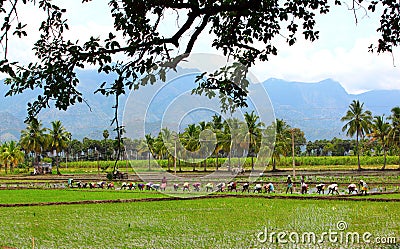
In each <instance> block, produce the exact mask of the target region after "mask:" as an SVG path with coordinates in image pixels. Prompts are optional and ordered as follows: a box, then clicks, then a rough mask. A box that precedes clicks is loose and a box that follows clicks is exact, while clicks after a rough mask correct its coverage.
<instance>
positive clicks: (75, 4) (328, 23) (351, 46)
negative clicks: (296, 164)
mask: <svg viewBox="0 0 400 249" xmlns="http://www.w3.org/2000/svg"><path fill="white" fill-rule="evenodd" d="M56 3H59V4H60V5H61V6H62V7H65V8H67V13H66V14H65V15H66V17H67V18H68V20H69V24H70V29H71V31H69V32H67V37H68V38H70V39H71V40H76V39H79V40H80V41H85V40H87V39H88V38H89V37H90V36H91V35H94V36H101V37H103V38H104V37H105V36H106V35H107V34H108V32H110V31H111V30H113V19H112V17H111V14H110V8H109V7H108V5H107V2H106V1H91V2H89V3H85V4H82V3H81V1H61V0H57V1H56ZM23 11H24V12H23V13H24V14H23V19H24V21H25V22H26V23H29V26H28V27H29V29H28V34H29V35H30V39H29V40H11V41H10V42H12V46H10V48H9V51H8V52H9V56H10V58H11V60H12V61H15V60H19V61H22V62H29V61H32V60H34V59H35V57H34V53H33V51H32V46H33V43H34V41H35V40H37V38H38V31H37V28H38V27H39V24H40V22H39V21H40V20H41V18H42V17H43V16H44V15H43V13H41V12H40V11H38V9H37V8H25V9H24V10H23ZM176 17H177V16H176V15H175V13H174V12H171V13H169V12H168V13H166V16H165V20H166V21H167V22H166V24H164V25H163V26H162V30H163V33H164V34H165V35H168V34H172V32H173V31H174V30H175V29H176V24H177V23H178V25H182V24H183V22H184V20H185V18H186V14H184V13H183V14H181V15H180V16H179V19H178V21H176ZM317 23H318V28H319V30H320V31H321V33H320V37H321V38H320V40H318V41H316V42H314V43H310V42H308V41H304V40H302V39H299V41H298V43H297V44H295V45H294V46H292V47H289V46H288V45H286V44H285V42H284V38H279V40H278V49H279V54H278V56H275V57H274V56H272V57H271V58H270V61H269V62H263V63H257V64H256V66H254V67H253V68H251V71H252V72H253V73H254V74H255V76H256V77H257V78H258V79H259V80H265V79H267V78H270V77H275V78H282V79H285V80H292V81H307V82H316V81H320V80H323V79H326V78H332V79H335V80H337V81H339V82H340V83H342V85H343V86H344V87H345V88H346V90H348V91H349V92H351V93H355V92H360V91H365V90H371V89H400V49H396V50H395V52H394V58H395V65H396V66H397V67H394V66H393V62H392V57H391V55H388V54H383V55H376V54H371V53H368V46H369V44H370V43H372V42H375V41H376V40H377V36H376V34H375V32H374V31H375V30H376V27H377V25H378V24H379V20H378V19H377V17H376V16H371V17H369V18H363V19H359V24H358V25H357V26H356V25H355V23H354V17H353V16H352V14H351V12H349V11H347V10H346V9H345V7H342V8H336V9H332V13H330V14H329V15H328V16H324V17H319V18H318V22H317ZM212 40H213V36H212V35H210V34H208V32H207V33H203V34H202V35H201V36H200V37H199V39H198V40H197V43H196V47H195V48H194V50H193V51H194V52H208V53H216V54H221V52H218V51H216V50H215V49H214V48H212V47H211V42H212ZM181 42H182V44H183V45H182V46H181V48H180V50H181V51H179V52H180V53H182V52H183V51H182V50H184V48H185V46H186V44H187V42H188V36H185V37H184V38H182V40H181ZM10 44H11V43H10ZM115 58H117V59H120V58H123V57H118V56H117V57H115Z"/></svg>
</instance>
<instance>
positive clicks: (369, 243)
mask: <svg viewBox="0 0 400 249" xmlns="http://www.w3.org/2000/svg"><path fill="white" fill-rule="evenodd" d="M231 195H232V196H229V195H225V194H224V195H222V194H213V195H211V196H208V197H201V198H193V199H177V198H169V197H168V196H166V195H163V194H161V193H158V192H155V191H143V192H141V191H137V190H135V191H125V190H83V189H51V190H49V189H45V190H43V189H20V190H1V191H0V204H26V205H22V206H15V207H12V206H8V207H7V206H3V207H0V214H1V219H0V226H1V228H2V232H1V233H0V248H2V247H4V248H289V247H290V245H293V242H296V243H295V244H296V245H297V246H299V248H328V247H330V248H399V246H400V210H399V207H400V205H399V204H400V203H399V202H398V200H400V194H398V193H391V194H376V195H370V196H369V195H367V196H356V198H358V199H360V200H357V201H352V200H344V198H340V199H335V197H331V198H330V199H314V198H309V199H308V198H304V199H295V197H298V196H299V195H293V198H291V197H290V196H289V197H288V196H286V195H285V197H288V198H287V199H282V198H274V196H276V197H282V196H283V194H275V195H270V196H269V197H272V198H265V197H266V196H267V194H260V195H252V194H249V195H247V194H231ZM309 196H310V197H315V196H316V195H313V194H311V195H309ZM209 197H212V198H209ZM372 197H373V198H375V199H377V198H382V199H383V201H373V202H372V201H369V198H372ZM388 198H390V199H393V200H394V201H391V202H387V201H386V200H387V199H388ZM85 200H99V201H100V200H103V201H107V200H111V201H112V202H109V203H107V202H98V203H84V201H85ZM135 200H138V201H135ZM139 200H140V201H139ZM384 200H385V201H384ZM127 201H130V202H127ZM71 202H74V204H71ZM80 202H82V203H80ZM29 205H34V206H29ZM278 234H280V235H279V236H280V237H279V236H278ZM310 235H313V236H314V235H315V241H313V238H312V237H308V236H310ZM328 235H330V237H329V236H328ZM356 235H358V236H359V237H358V240H357V238H356V237H353V236H356ZM303 238H304V240H303Z"/></svg>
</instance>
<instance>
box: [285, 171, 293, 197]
mask: <svg viewBox="0 0 400 249" xmlns="http://www.w3.org/2000/svg"><path fill="white" fill-rule="evenodd" d="M286 184H287V188H286V194H287V193H288V192H289V190H290V193H291V194H293V181H292V178H291V177H290V175H288V177H287V180H286Z"/></svg>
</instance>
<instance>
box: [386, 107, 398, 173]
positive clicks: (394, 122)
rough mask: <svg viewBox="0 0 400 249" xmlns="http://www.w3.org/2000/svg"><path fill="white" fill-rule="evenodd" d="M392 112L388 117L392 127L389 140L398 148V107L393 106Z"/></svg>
mask: <svg viewBox="0 0 400 249" xmlns="http://www.w3.org/2000/svg"><path fill="white" fill-rule="evenodd" d="M391 112H392V114H391V115H390V117H389V118H388V119H390V120H392V127H391V129H390V132H389V142H390V143H392V144H393V145H394V146H396V147H397V148H398V149H399V148H400V107H398V106H396V107H393V108H392V110H391ZM398 162H399V169H400V153H399V161H398Z"/></svg>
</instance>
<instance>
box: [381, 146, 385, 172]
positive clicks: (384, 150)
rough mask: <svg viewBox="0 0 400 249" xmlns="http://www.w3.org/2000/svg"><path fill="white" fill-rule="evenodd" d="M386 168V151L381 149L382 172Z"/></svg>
mask: <svg viewBox="0 0 400 249" xmlns="http://www.w3.org/2000/svg"><path fill="white" fill-rule="evenodd" d="M385 168H386V149H385V148H384V149H383V167H382V170H385Z"/></svg>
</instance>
